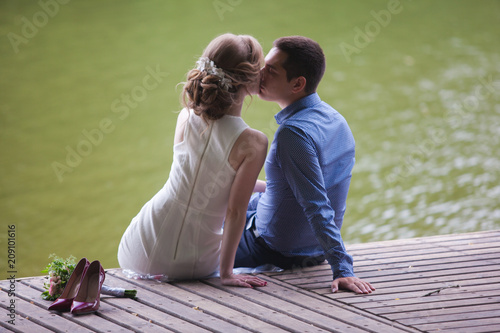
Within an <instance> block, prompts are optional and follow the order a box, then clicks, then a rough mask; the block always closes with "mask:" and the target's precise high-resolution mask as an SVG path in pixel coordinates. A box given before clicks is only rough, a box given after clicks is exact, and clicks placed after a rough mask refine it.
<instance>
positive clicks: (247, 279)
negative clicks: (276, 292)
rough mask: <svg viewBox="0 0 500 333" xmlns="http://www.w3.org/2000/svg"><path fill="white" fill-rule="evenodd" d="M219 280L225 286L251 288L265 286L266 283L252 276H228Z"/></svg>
mask: <svg viewBox="0 0 500 333" xmlns="http://www.w3.org/2000/svg"><path fill="white" fill-rule="evenodd" d="M220 280H221V281H222V284H223V285H225V286H237V287H246V288H253V287H264V286H266V285H267V282H266V281H264V280H262V279H259V278H258V277H256V276H252V275H242V274H229V275H227V276H221V277H220Z"/></svg>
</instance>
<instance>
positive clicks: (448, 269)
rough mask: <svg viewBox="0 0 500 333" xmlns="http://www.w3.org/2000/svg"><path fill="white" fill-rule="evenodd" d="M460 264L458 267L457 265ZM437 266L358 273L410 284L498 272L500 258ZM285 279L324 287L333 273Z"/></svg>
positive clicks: (375, 281) (380, 280)
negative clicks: (491, 261) (495, 261)
mask: <svg viewBox="0 0 500 333" xmlns="http://www.w3.org/2000/svg"><path fill="white" fill-rule="evenodd" d="M457 266H458V267H457ZM438 267H439V266H437V267H433V268H430V267H428V268H427V269H424V270H420V269H418V268H416V267H413V266H412V267H410V268H405V269H389V270H387V271H379V272H377V274H358V275H357V276H358V277H359V278H364V279H367V280H369V281H370V283H372V284H374V285H378V286H379V287H380V288H381V287H382V286H383V284H386V285H387V284H391V285H392V284H393V282H396V281H403V280H404V281H405V284H408V283H409V281H410V280H412V279H413V280H415V279H417V280H421V279H422V278H426V279H431V278H437V277H446V276H455V275H462V274H465V273H468V272H470V271H471V270H474V271H480V272H482V273H485V272H498V271H500V260H499V261H498V263H496V264H493V265H492V264H485V265H479V266H473V264H472V263H464V264H463V265H456V264H443V265H441V266H440V267H441V269H439V268H438ZM285 281H287V282H289V283H293V284H294V285H296V286H300V287H303V288H306V289H311V288H315V286H314V285H317V284H320V287H322V286H323V285H324V284H329V283H331V282H332V277H331V275H315V276H311V275H308V274H307V275H306V274H303V275H302V277H301V278H295V279H286V280H285Z"/></svg>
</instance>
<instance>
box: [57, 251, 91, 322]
mask: <svg viewBox="0 0 500 333" xmlns="http://www.w3.org/2000/svg"><path fill="white" fill-rule="evenodd" d="M89 264H90V262H89V261H88V260H87V258H82V259H80V261H79V262H78V264H77V265H76V267H75V269H74V270H73V273H71V276H70V277H69V280H68V282H67V283H66V286H65V287H64V290H63V292H62V294H61V296H59V297H58V298H57V299H56V300H55V301H54V303H52V304H51V305H50V306H49V310H55V311H61V312H63V311H69V310H70V309H71V304H72V303H73V299H74V298H75V297H76V295H77V293H78V290H79V289H80V283H81V282H82V278H83V277H84V276H85V272H86V271H87V268H88V267H89Z"/></svg>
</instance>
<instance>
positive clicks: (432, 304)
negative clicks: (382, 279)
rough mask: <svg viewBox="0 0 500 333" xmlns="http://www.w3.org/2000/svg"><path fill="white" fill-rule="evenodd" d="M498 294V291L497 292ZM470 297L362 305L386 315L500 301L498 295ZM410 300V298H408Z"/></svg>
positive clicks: (371, 310)
mask: <svg viewBox="0 0 500 333" xmlns="http://www.w3.org/2000/svg"><path fill="white" fill-rule="evenodd" d="M499 294H500V292H499ZM470 297H471V298H469V299H467V298H463V297H460V298H459V299H451V300H439V301H427V302H423V301H421V300H420V299H414V300H413V302H414V303H411V304H408V303H406V304H405V303H404V302H400V304H398V305H392V306H379V307H363V308H364V309H369V311H370V312H372V313H375V314H379V315H385V316H388V315H389V314H392V313H400V312H405V313H406V312H412V311H420V310H435V309H449V308H460V307H468V306H472V305H484V304H495V303H500V296H494V297H478V295H476V294H473V295H470ZM410 301H411V300H410Z"/></svg>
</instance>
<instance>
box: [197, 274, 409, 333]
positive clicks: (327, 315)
mask: <svg viewBox="0 0 500 333" xmlns="http://www.w3.org/2000/svg"><path fill="white" fill-rule="evenodd" d="M263 278H264V279H266V280H267V281H268V285H267V286H266V287H265V288H261V289H259V291H260V294H254V293H247V292H246V291H245V289H241V288H233V289H232V290H231V291H232V293H235V294H236V295H238V296H241V297H245V298H248V299H250V300H252V302H256V303H260V304H265V305H266V306H268V307H270V309H271V310H272V311H283V312H285V313H287V314H288V315H293V316H296V317H297V318H300V319H301V320H309V321H311V322H313V323H315V325H320V324H322V325H324V326H325V327H330V328H332V329H334V330H338V331H340V332H345V331H347V332H355V331H356V328H357V329H361V330H369V331H374V332H401V331H407V330H406V329H407V328H404V327H402V326H398V325H397V324H395V323H394V322H390V321H386V320H384V319H382V318H379V317H376V316H372V315H370V314H368V313H366V312H364V313H362V312H359V311H357V310H356V309H354V308H350V307H346V306H344V305H342V304H338V303H336V302H331V301H329V300H328V299H327V298H324V297H318V296H317V295H315V294H313V293H310V292H308V291H305V290H301V289H299V288H294V287H293V286H289V285H286V284H283V283H282V282H280V281H277V280H274V279H272V278H271V277H263ZM206 282H207V283H209V284H211V285H213V286H217V287H218V288H221V289H226V288H228V287H225V286H222V285H221V284H220V281H219V280H207V281H206ZM339 322H344V323H345V324H347V325H348V326H347V327H344V326H342V325H341V326H339ZM358 323H362V324H361V325H358ZM345 324H344V325H345ZM410 332H413V331H412V330H410Z"/></svg>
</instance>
